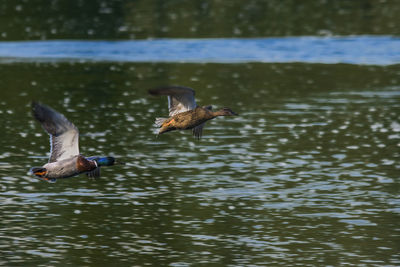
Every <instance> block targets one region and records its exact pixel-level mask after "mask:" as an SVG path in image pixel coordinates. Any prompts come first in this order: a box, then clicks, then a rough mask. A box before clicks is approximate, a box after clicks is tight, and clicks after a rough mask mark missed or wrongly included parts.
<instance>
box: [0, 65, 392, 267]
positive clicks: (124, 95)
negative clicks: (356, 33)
mask: <svg viewBox="0 0 400 267" xmlns="http://www.w3.org/2000/svg"><path fill="white" fill-rule="evenodd" d="M0 71H1V72H2V73H3V74H4V78H3V79H2V80H1V81H0V86H1V87H2V88H6V89H7V90H2V91H1V96H2V97H1V99H0V120H1V123H2V125H3V129H7V131H3V133H2V134H3V138H1V139H0V142H1V147H2V150H1V151H0V170H1V172H2V177H1V180H0V189H1V191H0V203H1V204H0V211H1V214H2V220H1V222H0V225H1V227H0V247H1V252H0V253H1V257H0V264H2V265H25V264H27V263H28V264H35V265H37V266H40V265H49V264H50V265H60V264H61V265H68V264H69V265H91V266H105V265H116V264H117V265H126V266H136V265H137V266H145V265H152V266H157V265H161V266H166V265H170V266H189V265H192V264H193V262H196V263H199V264H201V263H203V264H206V265H209V264H214V265H216V266H262V265H265V264H266V263H269V264H270V265H277V264H292V263H293V262H296V263H298V264H299V265H300V264H301V265H324V266H326V265H335V266H338V265H346V264H352V265H399V264H400V257H399V255H398V251H399V241H400V240H399V235H398V233H399V231H400V228H399V225H398V221H399V219H400V198H399V194H398V192H399V189H400V188H399V175H398V173H399V169H400V165H399V162H400V161H399V158H400V154H399V151H400V150H399V147H400V120H399V107H400V101H399V99H400V93H399V92H400V90H399V86H398V84H399V78H398V72H399V68H398V66H390V67H374V66H370V67H366V66H364V67H363V66H350V65H319V64H315V65H310V64H241V65H223V64H186V65H181V64H122V63H119V64H114V63H110V64H108V63H97V64H94V63H86V64H79V63H62V64H61V63H54V64H50V63H49V64H34V63H32V64H26V63H24V64H9V65H0ZM16 77H18V78H16ZM21 77H22V78H21ZM161 84H184V85H187V86H192V87H194V88H195V89H196V92H197V95H196V97H197V99H198V102H199V104H200V105H201V104H202V103H207V104H208V103H213V104H215V105H216V106H219V107H221V106H225V105H226V106H231V107H232V108H233V109H234V110H237V111H238V113H239V114H240V115H241V116H239V117H235V118H230V119H229V120H223V119H215V120H212V121H210V122H209V123H207V127H206V128H205V129H204V137H203V138H202V139H201V140H200V141H197V140H196V139H194V138H193V137H192V136H191V133H190V132H175V133H169V134H165V135H162V136H160V137H158V138H156V137H155V136H154V135H153V134H152V123H153V119H154V117H155V116H156V114H163V113H166V112H167V107H166V99H162V98H153V97H149V96H147V94H146V89H148V88H151V87H153V86H157V85H161ZM15 95H17V96H18V97H15ZM32 99H36V100H40V101H42V102H44V103H47V104H49V105H51V106H53V107H54V108H56V109H57V110H59V111H60V112H63V113H64V114H66V116H67V117H68V118H69V119H70V120H72V121H74V123H75V124H76V125H77V127H79V129H80V132H81V134H82V136H81V140H80V145H81V152H82V153H83V154H93V153H96V154H97V153H98V154H114V155H115V156H116V157H119V158H121V159H123V160H124V161H125V162H127V165H125V166H116V167H115V168H108V169H106V168H105V169H104V170H103V177H102V178H101V179H100V180H95V181H93V180H89V179H87V178H86V177H85V176H80V177H75V178H71V179H64V180H59V181H58V182H57V183H56V184H48V183H45V182H41V181H39V180H36V179H35V178H33V177H31V176H29V175H28V174H27V171H28V169H29V167H30V166H34V165H38V164H42V163H43V162H45V161H46V153H47V151H48V147H49V144H48V138H47V136H46V135H45V134H44V132H43V130H42V129H41V128H40V126H39V125H38V124H37V123H36V122H35V121H34V120H33V119H32V117H31V115H30V113H29V101H30V100H32ZM117 167H118V168H117Z"/></svg>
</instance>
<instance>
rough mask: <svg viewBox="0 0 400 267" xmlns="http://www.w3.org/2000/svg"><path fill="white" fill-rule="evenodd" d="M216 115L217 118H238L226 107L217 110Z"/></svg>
mask: <svg viewBox="0 0 400 267" xmlns="http://www.w3.org/2000/svg"><path fill="white" fill-rule="evenodd" d="M216 113H217V116H238V115H239V114H237V113H236V112H234V111H233V110H231V109H230V108H227V107H224V108H222V109H220V110H218V111H217V112H216Z"/></svg>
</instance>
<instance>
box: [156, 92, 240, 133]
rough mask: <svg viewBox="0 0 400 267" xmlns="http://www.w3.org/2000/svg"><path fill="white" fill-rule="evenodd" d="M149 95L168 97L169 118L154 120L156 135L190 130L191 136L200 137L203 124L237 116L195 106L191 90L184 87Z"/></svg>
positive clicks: (228, 110) (225, 110)
mask: <svg viewBox="0 0 400 267" xmlns="http://www.w3.org/2000/svg"><path fill="white" fill-rule="evenodd" d="M148 92H149V94H151V95H166V96H168V109H169V118H156V121H155V124H156V126H158V127H159V128H160V130H159V132H158V134H163V133H166V132H169V131H174V130H188V129H192V132H193V135H194V136H195V137H197V138H198V139H199V138H200V137H201V135H202V132H203V127H204V125H205V122H206V121H208V120H211V119H214V118H215V117H218V116H237V115H238V114H237V113H235V112H233V111H232V110H231V109H230V108H227V107H225V108H222V109H221V110H218V111H213V110H212V106H202V107H200V106H197V104H196V101H195V98H194V95H195V91H194V90H193V89H192V88H189V87H184V86H166V87H160V88H155V89H150V90H149V91H148Z"/></svg>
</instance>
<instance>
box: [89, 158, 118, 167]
mask: <svg viewBox="0 0 400 267" xmlns="http://www.w3.org/2000/svg"><path fill="white" fill-rule="evenodd" d="M93 160H94V161H96V163H97V166H112V165H114V164H115V158H113V157H96V158H94V159H93Z"/></svg>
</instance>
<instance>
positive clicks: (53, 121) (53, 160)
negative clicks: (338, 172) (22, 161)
mask: <svg viewBox="0 0 400 267" xmlns="http://www.w3.org/2000/svg"><path fill="white" fill-rule="evenodd" d="M31 106H32V114H33V117H34V118H35V119H36V120H37V121H38V122H39V123H40V124H41V126H42V128H43V129H44V130H45V131H46V132H47V133H48V134H49V135H50V157H49V160H48V162H47V163H46V164H44V165H43V166H41V167H32V168H31V169H30V172H31V173H32V174H34V175H35V176H36V177H38V178H40V179H42V180H44V181H46V182H49V183H55V182H56V181H57V179H61V178H69V177H73V176H76V175H79V174H81V173H86V174H87V176H88V177H91V178H98V177H100V167H102V166H112V165H115V164H116V159H115V158H114V157H110V156H108V157H99V156H94V157H84V156H83V155H81V154H80V153H79V131H78V128H77V127H76V126H75V125H74V124H73V123H72V122H70V121H69V120H68V119H67V118H66V117H65V116H64V115H62V114H61V113H59V112H57V111H55V110H54V109H52V108H50V107H48V106H46V105H44V104H41V103H39V102H35V101H33V102H32V103H31Z"/></svg>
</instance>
